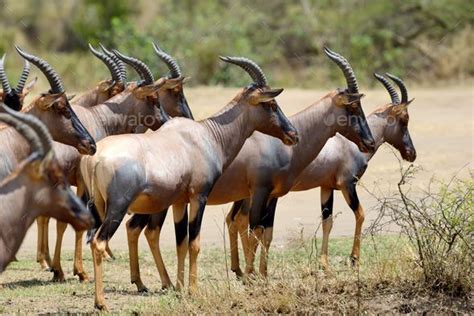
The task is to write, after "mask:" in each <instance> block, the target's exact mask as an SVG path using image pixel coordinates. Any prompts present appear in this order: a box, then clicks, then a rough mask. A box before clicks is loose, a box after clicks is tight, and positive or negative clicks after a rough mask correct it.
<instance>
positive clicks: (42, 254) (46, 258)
mask: <svg viewBox="0 0 474 316" xmlns="http://www.w3.org/2000/svg"><path fill="white" fill-rule="evenodd" d="M89 48H90V50H91V52H92V53H93V54H94V55H95V56H96V57H97V58H98V59H100V60H101V61H102V62H103V63H104V64H105V65H106V66H107V68H108V69H109V71H110V74H111V77H112V78H111V79H109V80H103V81H100V82H99V83H98V84H97V86H96V87H95V88H93V89H91V90H89V91H87V92H85V93H83V94H81V95H80V96H79V97H77V98H74V100H73V101H72V107H73V108H76V107H77V106H81V107H85V108H90V107H92V106H94V105H97V104H99V103H103V102H105V101H106V100H108V99H110V98H111V97H112V96H115V95H117V94H119V93H120V92H122V91H123V90H124V89H125V85H126V73H125V71H124V70H122V67H121V65H119V64H117V62H115V61H114V60H112V58H110V57H109V56H108V55H107V54H106V53H105V52H104V53H101V52H99V51H97V50H95V49H94V48H93V47H92V45H90V44H89ZM103 49H104V50H105V48H103ZM114 56H115V55H114ZM117 60H118V61H119V62H120V63H122V62H121V61H120V59H118V58H117ZM80 110H81V109H79V111H80ZM87 112H90V109H88V110H87ZM93 114H94V118H95V120H90V121H91V122H92V123H98V122H103V120H104V119H103V118H101V117H100V115H101V114H102V113H99V112H95V113H94V112H93ZM81 116H83V115H79V117H81ZM82 119H84V118H82ZM86 126H87V124H86ZM106 127H107V125H106V124H104V126H103V128H104V129H106ZM87 129H88V130H89V131H90V130H91V126H87ZM95 137H97V133H96V135H95ZM54 146H55V151H56V153H57V155H58V158H59V159H58V160H59V162H60V164H61V165H62V167H63V170H64V171H65V173H66V174H67V176H68V177H69V183H71V184H72V185H76V186H77V182H76V176H75V169H76V168H75V166H76V165H77V164H78V163H79V159H80V157H81V155H80V153H79V152H78V151H77V150H76V149H74V148H73V147H71V146H67V145H63V144H61V143H57V142H56V143H55V144H54ZM36 222H37V227H38V240H37V261H38V262H39V263H40V266H41V267H42V268H43V269H50V267H51V269H52V271H53V272H54V275H55V276H54V277H53V280H57V281H62V280H63V279H64V276H62V277H61V275H63V274H61V273H62V270H61V268H60V262H59V261H60V258H59V259H57V261H56V269H55V267H54V266H52V262H51V258H50V255H49V237H48V225H49V218H48V217H43V216H40V217H38V219H37V221H36ZM58 225H59V226H60V227H61V228H63V229H64V230H65V229H66V227H67V224H66V223H60V222H58ZM59 232H60V230H59V228H58V234H57V239H58V238H59V237H60V239H61V240H62V234H61V236H59ZM63 233H64V231H63ZM79 236H82V232H79V231H76V249H77V251H76V256H75V260H74V263H75V264H74V273H75V275H79V278H80V280H83V278H82V271H83V269H80V268H78V267H79V266H80V267H82V260H80V258H78V256H77V252H79V251H80V249H78V247H77V242H79V241H82V238H80V239H79V240H78V238H79ZM80 247H82V244H81V245H80ZM80 247H79V248H80ZM56 249H57V248H56ZM80 253H81V254H82V251H80ZM57 255H58V256H60V253H57ZM55 258H56V254H55Z"/></svg>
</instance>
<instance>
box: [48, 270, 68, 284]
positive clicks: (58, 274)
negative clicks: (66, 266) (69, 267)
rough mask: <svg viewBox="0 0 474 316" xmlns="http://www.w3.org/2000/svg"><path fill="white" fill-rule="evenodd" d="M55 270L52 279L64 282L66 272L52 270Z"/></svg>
mask: <svg viewBox="0 0 474 316" xmlns="http://www.w3.org/2000/svg"><path fill="white" fill-rule="evenodd" d="M51 271H52V272H53V279H52V280H51V281H53V282H64V281H65V278H64V272H63V271H62V270H54V269H52V270H51Z"/></svg>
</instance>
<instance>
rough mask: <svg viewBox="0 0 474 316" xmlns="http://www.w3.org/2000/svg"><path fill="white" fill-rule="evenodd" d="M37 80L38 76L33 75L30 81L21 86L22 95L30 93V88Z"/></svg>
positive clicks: (31, 88)
mask: <svg viewBox="0 0 474 316" xmlns="http://www.w3.org/2000/svg"><path fill="white" fill-rule="evenodd" d="M37 82H38V77H34V78H33V79H32V80H30V82H28V83H27V84H26V86H25V87H24V88H23V95H24V96H26V95H27V94H28V93H30V91H31V90H33V87H34V86H35V85H36V83H37Z"/></svg>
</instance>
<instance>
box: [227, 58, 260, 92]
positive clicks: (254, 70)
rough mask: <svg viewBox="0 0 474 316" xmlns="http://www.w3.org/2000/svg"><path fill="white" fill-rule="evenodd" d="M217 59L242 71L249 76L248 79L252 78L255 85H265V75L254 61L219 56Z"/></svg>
mask: <svg viewBox="0 0 474 316" xmlns="http://www.w3.org/2000/svg"><path fill="white" fill-rule="evenodd" d="M219 58H220V59H221V60H222V61H225V62H226V63H230V64H234V65H237V66H239V67H241V68H242V69H244V70H245V71H246V72H247V73H248V74H249V75H250V77H252V79H253V81H254V83H256V84H257V85H259V86H266V85H267V78H266V77H265V74H264V73H263V71H262V69H261V68H260V67H259V66H258V65H257V64H256V63H255V62H254V61H252V60H250V59H248V58H245V57H230V56H219Z"/></svg>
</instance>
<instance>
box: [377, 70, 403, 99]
mask: <svg viewBox="0 0 474 316" xmlns="http://www.w3.org/2000/svg"><path fill="white" fill-rule="evenodd" d="M374 77H375V78H376V79H377V80H378V81H380V82H381V83H382V84H383V86H384V87H385V89H387V91H388V94H390V98H391V99H392V104H394V105H396V104H400V99H399V98H398V93H397V91H395V88H394V87H393V86H392V84H391V83H390V82H389V81H388V80H387V78H385V77H384V76H381V75H379V74H378V73H375V72H374Z"/></svg>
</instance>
